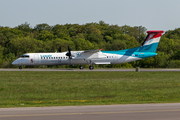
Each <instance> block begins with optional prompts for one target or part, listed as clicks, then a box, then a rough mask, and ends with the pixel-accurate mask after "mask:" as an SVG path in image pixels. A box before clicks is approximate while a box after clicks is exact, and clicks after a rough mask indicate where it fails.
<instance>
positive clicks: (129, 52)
mask: <svg viewBox="0 0 180 120" xmlns="http://www.w3.org/2000/svg"><path fill="white" fill-rule="evenodd" d="M163 32H164V31H163V30H151V31H147V37H146V39H145V40H144V42H143V43H142V45H141V46H140V47H136V48H131V49H125V50H118V51H102V49H96V50H85V51H71V49H70V48H69V46H68V51H67V52H61V53H57V52H56V53H26V54H24V55H22V56H21V57H20V58H18V59H16V60H15V61H14V62H12V65H19V69H22V67H21V66H22V65H79V69H84V66H83V65H85V64H88V65H89V69H90V70H93V69H94V67H93V64H121V63H127V62H132V61H137V60H141V59H144V58H148V57H153V56H156V55H157V53H156V49H157V47H158V44H159V41H160V38H161V35H162V33H163Z"/></svg>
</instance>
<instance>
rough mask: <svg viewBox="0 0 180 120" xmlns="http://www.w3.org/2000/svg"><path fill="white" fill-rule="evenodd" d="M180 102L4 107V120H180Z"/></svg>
mask: <svg viewBox="0 0 180 120" xmlns="http://www.w3.org/2000/svg"><path fill="white" fill-rule="evenodd" d="M179 113H180V103H170V104H169V103H168V104H132V105H131V104H130V105H103V106H101V105H99V106H68V107H32V108H1V109H0V119H1V120H12V119H13V120H50V119H52V120H179V118H180V114H179Z"/></svg>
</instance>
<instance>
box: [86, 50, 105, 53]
mask: <svg viewBox="0 0 180 120" xmlns="http://www.w3.org/2000/svg"><path fill="white" fill-rule="evenodd" d="M101 50H102V49H96V50H86V51H84V52H83V53H97V52H99V51H101Z"/></svg>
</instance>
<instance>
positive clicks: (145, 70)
mask: <svg viewBox="0 0 180 120" xmlns="http://www.w3.org/2000/svg"><path fill="white" fill-rule="evenodd" d="M0 71H81V72H83V71H90V72H92V71H117V72H118V71H119V72H133V71H136V70H135V68H131V69H113V68H109V69H107V68H105V69H93V70H89V69H88V68H87V69H83V70H80V69H73V68H69V69H62V68H61V69H53V68H52V69H50V68H49V69H35V68H25V69H18V68H15V69H0ZM139 71H140V72H153V71H154V72H157V71H159V72H160V71H180V69H149V68H148V69H144V68H142V69H141V68H140V70H139Z"/></svg>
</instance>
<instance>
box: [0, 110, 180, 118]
mask: <svg viewBox="0 0 180 120" xmlns="http://www.w3.org/2000/svg"><path fill="white" fill-rule="evenodd" d="M174 111H180V109H173V110H146V111H119V112H90V113H57V114H27V115H0V117H26V116H29V117H33V116H56V115H88V114H117V113H120V114H121V113H150V112H152V113H153V112H174Z"/></svg>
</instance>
